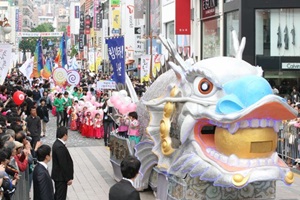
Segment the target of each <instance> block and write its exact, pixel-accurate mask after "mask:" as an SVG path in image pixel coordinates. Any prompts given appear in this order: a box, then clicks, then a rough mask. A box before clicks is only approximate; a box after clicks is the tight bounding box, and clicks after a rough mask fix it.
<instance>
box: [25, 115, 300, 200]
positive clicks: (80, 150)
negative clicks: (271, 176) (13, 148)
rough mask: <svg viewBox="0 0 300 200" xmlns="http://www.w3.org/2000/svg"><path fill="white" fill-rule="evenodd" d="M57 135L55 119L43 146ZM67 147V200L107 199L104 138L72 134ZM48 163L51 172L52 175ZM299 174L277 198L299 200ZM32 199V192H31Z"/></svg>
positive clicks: (147, 196) (109, 180)
mask: <svg viewBox="0 0 300 200" xmlns="http://www.w3.org/2000/svg"><path fill="white" fill-rule="evenodd" d="M55 135H56V118H55V117H50V121H49V123H48V124H47V133H46V137H44V138H42V142H43V143H44V144H48V145H50V146H52V144H53V142H54V141H55ZM67 147H68V149H69V151H70V154H71V156H72V158H73V161H74V181H73V184H72V185H71V186H69V188H68V197H67V199H68V200H107V199H108V192H109V188H110V187H111V186H112V185H113V184H115V183H116V182H115V180H114V178H113V177H114V175H113V169H112V166H111V163H110V161H109V149H108V148H107V147H105V146H104V142H103V139H93V138H84V137H82V136H81V135H80V134H79V133H78V132H76V131H69V139H68V141H67ZM51 165H52V163H51V162H50V163H49V171H50V173H51ZM299 191H300V175H298V174H296V175H295V182H294V184H292V185H291V186H287V185H285V184H284V183H283V182H281V181H277V191H276V199H278V200H300V192H299ZM31 196H32V191H31ZM140 196H141V199H142V200H155V197H154V195H153V192H152V191H151V190H148V191H144V192H141V193H140Z"/></svg>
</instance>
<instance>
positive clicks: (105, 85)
mask: <svg viewBox="0 0 300 200" xmlns="http://www.w3.org/2000/svg"><path fill="white" fill-rule="evenodd" d="M115 89H116V82H115V81H109V80H107V81H104V80H101V81H97V90H101V91H103V90H115Z"/></svg>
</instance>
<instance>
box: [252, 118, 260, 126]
mask: <svg viewBox="0 0 300 200" xmlns="http://www.w3.org/2000/svg"><path fill="white" fill-rule="evenodd" d="M251 127H252V128H258V127H259V120H258V119H252V120H251Z"/></svg>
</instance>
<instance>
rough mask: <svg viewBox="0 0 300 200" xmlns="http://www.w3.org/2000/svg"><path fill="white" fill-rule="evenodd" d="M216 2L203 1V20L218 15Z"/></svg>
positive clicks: (212, 0) (213, 0) (214, 0)
mask: <svg viewBox="0 0 300 200" xmlns="http://www.w3.org/2000/svg"><path fill="white" fill-rule="evenodd" d="M216 7H217V1H216V0H202V18H206V17H211V16H214V15H215V14H216Z"/></svg>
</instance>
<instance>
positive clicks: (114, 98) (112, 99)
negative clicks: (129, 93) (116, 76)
mask: <svg viewBox="0 0 300 200" xmlns="http://www.w3.org/2000/svg"><path fill="white" fill-rule="evenodd" d="M109 99H110V102H111V103H112V104H114V103H115V102H116V100H117V99H119V97H118V96H112V97H110V98H109Z"/></svg>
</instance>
